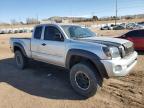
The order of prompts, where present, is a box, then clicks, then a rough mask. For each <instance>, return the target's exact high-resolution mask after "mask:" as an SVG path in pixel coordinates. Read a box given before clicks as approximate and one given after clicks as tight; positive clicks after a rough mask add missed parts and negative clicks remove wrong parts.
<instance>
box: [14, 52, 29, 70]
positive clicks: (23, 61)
mask: <svg viewBox="0 0 144 108" xmlns="http://www.w3.org/2000/svg"><path fill="white" fill-rule="evenodd" d="M15 61H16V65H17V67H18V68H19V69H24V68H25V67H26V65H27V62H28V60H27V57H25V56H24V55H23V53H22V52H21V51H19V50H17V51H15Z"/></svg>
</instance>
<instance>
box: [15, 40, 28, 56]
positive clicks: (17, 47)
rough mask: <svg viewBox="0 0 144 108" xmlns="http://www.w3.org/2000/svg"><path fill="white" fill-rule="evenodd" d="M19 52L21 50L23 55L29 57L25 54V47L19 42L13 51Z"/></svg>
mask: <svg viewBox="0 0 144 108" xmlns="http://www.w3.org/2000/svg"><path fill="white" fill-rule="evenodd" d="M17 50H20V51H21V52H22V54H23V55H24V56H25V57H27V54H26V52H25V49H24V47H23V45H21V44H20V43H18V42H15V43H14V45H13V51H14V52H15V51H17Z"/></svg>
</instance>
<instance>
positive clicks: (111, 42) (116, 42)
mask: <svg viewBox="0 0 144 108" xmlns="http://www.w3.org/2000/svg"><path fill="white" fill-rule="evenodd" d="M79 40H80V41H85V42H92V43H98V44H103V45H106V46H116V47H119V46H121V45H124V44H126V43H129V41H128V40H124V39H118V38H108V37H90V38H82V39H79Z"/></svg>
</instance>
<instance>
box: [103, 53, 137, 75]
mask: <svg viewBox="0 0 144 108" xmlns="http://www.w3.org/2000/svg"><path fill="white" fill-rule="evenodd" d="M137 57H138V54H137V52H134V53H133V54H131V55H129V56H128V57H126V58H123V59H113V60H101V62H102V63H103V64H104V66H105V68H106V70H107V73H108V76H109V77H116V76H126V75H127V74H128V73H129V72H130V71H131V70H132V69H133V67H134V66H135V65H136V63H137Z"/></svg>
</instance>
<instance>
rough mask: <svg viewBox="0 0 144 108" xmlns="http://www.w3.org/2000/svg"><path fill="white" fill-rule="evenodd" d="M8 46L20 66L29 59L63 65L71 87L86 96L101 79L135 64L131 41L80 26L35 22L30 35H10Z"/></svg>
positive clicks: (135, 55) (120, 74)
mask: <svg viewBox="0 0 144 108" xmlns="http://www.w3.org/2000/svg"><path fill="white" fill-rule="evenodd" d="M10 46H11V50H12V51H13V52H14V53H15V61H16V65H17V67H18V68H19V69H24V68H26V67H27V65H28V61H29V59H33V60H37V61H41V62H45V63H49V64H53V65H56V66H60V67H63V68H65V69H67V70H69V71H68V72H70V82H71V85H72V87H73V88H74V90H75V91H76V92H77V93H79V94H81V95H83V96H86V97H91V96H93V95H94V94H95V93H96V91H97V89H98V88H99V87H101V86H102V81H103V79H104V78H111V77H122V76H126V75H127V74H128V73H129V72H130V71H131V70H132V69H133V67H134V66H135V65H136V63H137V52H136V51H134V47H133V43H132V42H130V41H128V40H124V39H116V38H108V37H100V36H96V34H95V33H94V32H92V31H91V30H89V29H88V28H85V27H81V26H79V25H65V24H61V25H60V24H41V25H37V26H36V27H35V29H34V31H33V35H32V38H11V39H10Z"/></svg>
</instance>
